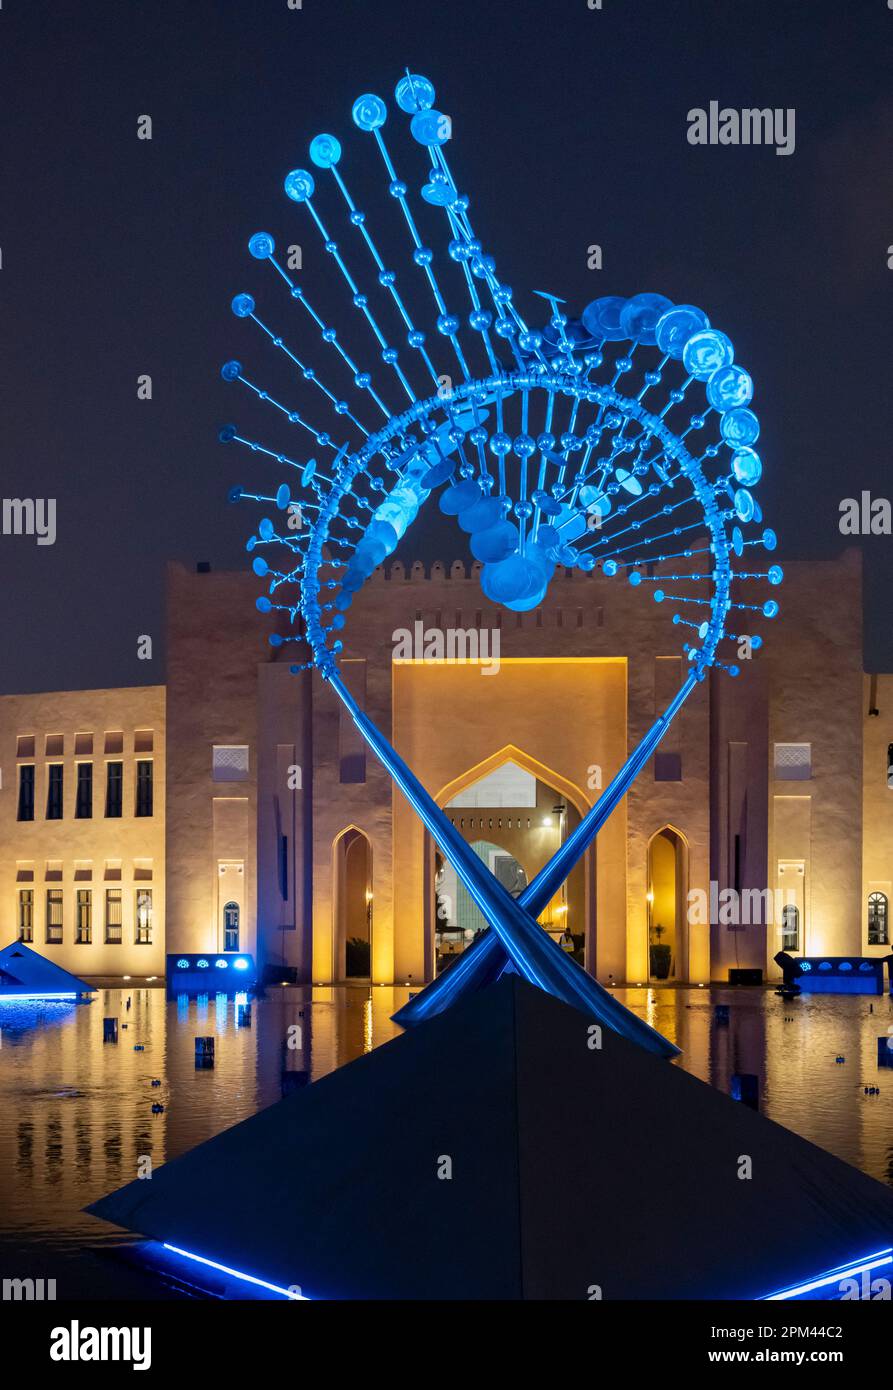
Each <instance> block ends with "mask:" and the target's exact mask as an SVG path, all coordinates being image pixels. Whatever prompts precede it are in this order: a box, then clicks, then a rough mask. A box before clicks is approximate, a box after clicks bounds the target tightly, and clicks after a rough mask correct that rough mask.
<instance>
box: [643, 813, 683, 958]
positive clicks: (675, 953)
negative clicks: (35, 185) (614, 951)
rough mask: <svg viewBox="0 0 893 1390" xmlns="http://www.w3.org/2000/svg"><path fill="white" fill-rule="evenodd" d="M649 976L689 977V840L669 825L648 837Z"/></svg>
mask: <svg viewBox="0 0 893 1390" xmlns="http://www.w3.org/2000/svg"><path fill="white" fill-rule="evenodd" d="M647 901H648V914H647V921H648V978H649V980H653V981H657V982H660V981H665V982H672V981H674V980H685V979H687V978H688V915H687V911H686V907H687V903H688V841H687V840H686V838H685V836H684V835H683V833H682V831H681V830H677V829H676V827H675V826H673V825H665V826H663V827H662V828H661V829H660V830H658V831H656V832H655V833H654V834H653V835H652V837H651V839H650V840H649V841H648V894H647Z"/></svg>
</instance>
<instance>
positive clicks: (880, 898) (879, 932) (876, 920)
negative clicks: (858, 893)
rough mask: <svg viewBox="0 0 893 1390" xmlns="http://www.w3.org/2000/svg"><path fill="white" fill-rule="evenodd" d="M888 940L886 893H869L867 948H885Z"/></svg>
mask: <svg viewBox="0 0 893 1390" xmlns="http://www.w3.org/2000/svg"><path fill="white" fill-rule="evenodd" d="M889 940H890V938H889V936H888V934H887V895H886V893H869V895H868V944H869V946H886V945H888V943H889Z"/></svg>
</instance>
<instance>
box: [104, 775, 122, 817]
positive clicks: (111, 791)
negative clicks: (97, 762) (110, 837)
mask: <svg viewBox="0 0 893 1390" xmlns="http://www.w3.org/2000/svg"><path fill="white" fill-rule="evenodd" d="M123 790H124V764H123V763H106V765H105V814H106V817H107V818H109V819H117V818H118V817H120V815H121V808H122V806H123V805H124V797H123Z"/></svg>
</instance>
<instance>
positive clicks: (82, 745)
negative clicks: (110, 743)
mask: <svg viewBox="0 0 893 1390" xmlns="http://www.w3.org/2000/svg"><path fill="white" fill-rule="evenodd" d="M74 755H75V757H76V758H77V757H81V758H89V757H92V755H93V735H92V734H75V736H74Z"/></svg>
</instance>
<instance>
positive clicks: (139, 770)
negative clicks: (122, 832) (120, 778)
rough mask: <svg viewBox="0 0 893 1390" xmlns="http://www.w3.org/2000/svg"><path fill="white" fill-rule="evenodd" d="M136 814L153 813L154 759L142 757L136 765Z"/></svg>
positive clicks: (148, 814)
mask: <svg viewBox="0 0 893 1390" xmlns="http://www.w3.org/2000/svg"><path fill="white" fill-rule="evenodd" d="M136 814H137V815H138V816H151V814H152V759H151V758H140V759H139V761H138V762H137V765H136Z"/></svg>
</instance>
